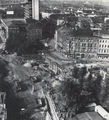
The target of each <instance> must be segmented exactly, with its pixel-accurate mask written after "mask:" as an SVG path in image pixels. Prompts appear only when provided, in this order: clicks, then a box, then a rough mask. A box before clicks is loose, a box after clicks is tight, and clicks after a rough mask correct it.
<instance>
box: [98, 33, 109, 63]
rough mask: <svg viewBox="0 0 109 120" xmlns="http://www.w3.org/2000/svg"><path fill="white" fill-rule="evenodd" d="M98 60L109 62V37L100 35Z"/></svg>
mask: <svg viewBox="0 0 109 120" xmlns="http://www.w3.org/2000/svg"><path fill="white" fill-rule="evenodd" d="M98 58H99V59H100V60H105V61H106V60H109V35H102V37H101V38H99V47H98Z"/></svg>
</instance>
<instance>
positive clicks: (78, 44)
mask: <svg viewBox="0 0 109 120" xmlns="http://www.w3.org/2000/svg"><path fill="white" fill-rule="evenodd" d="M98 41H99V38H98V37H93V36H91V37H88V36H85V37H81V36H79V37H73V38H72V41H71V42H70V48H69V49H70V50H69V53H70V55H73V57H74V58H89V59H90V58H97V51H98Z"/></svg>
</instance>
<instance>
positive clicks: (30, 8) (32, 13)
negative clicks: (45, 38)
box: [24, 0, 39, 20]
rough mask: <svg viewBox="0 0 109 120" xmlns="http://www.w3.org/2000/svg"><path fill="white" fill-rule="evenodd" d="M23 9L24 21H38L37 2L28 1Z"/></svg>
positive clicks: (34, 0)
mask: <svg viewBox="0 0 109 120" xmlns="http://www.w3.org/2000/svg"><path fill="white" fill-rule="evenodd" d="M24 9H25V19H27V18H33V19H36V20H39V0H28V2H27V3H26V4H25V7H24Z"/></svg>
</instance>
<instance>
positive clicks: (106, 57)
mask: <svg viewBox="0 0 109 120" xmlns="http://www.w3.org/2000/svg"><path fill="white" fill-rule="evenodd" d="M98 58H99V59H109V56H105V57H103V56H102V57H101V56H99V57H98Z"/></svg>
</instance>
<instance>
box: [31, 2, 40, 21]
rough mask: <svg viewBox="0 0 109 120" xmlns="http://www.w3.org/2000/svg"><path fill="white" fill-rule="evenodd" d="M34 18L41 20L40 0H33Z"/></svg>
mask: <svg viewBox="0 0 109 120" xmlns="http://www.w3.org/2000/svg"><path fill="white" fill-rule="evenodd" d="M32 18H33V19H35V20H39V0H32Z"/></svg>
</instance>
